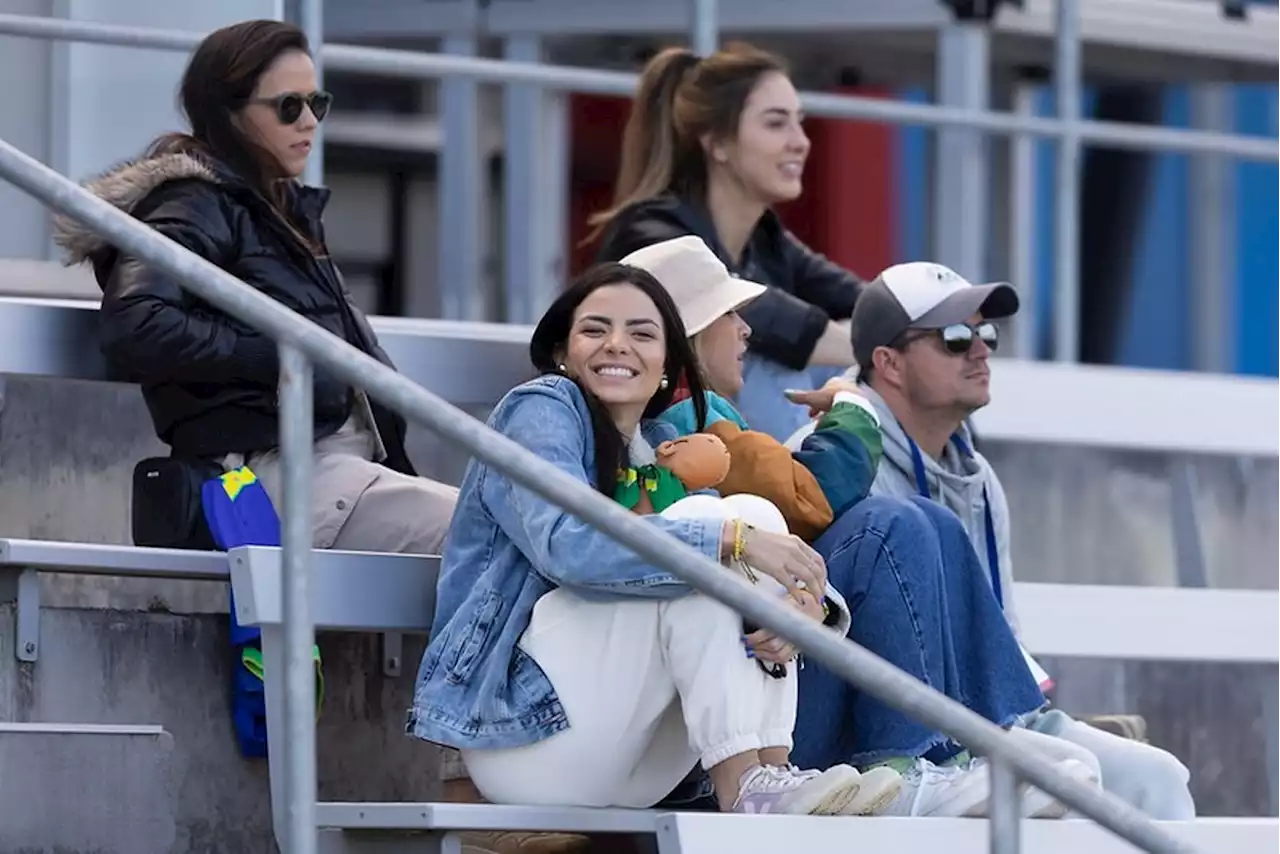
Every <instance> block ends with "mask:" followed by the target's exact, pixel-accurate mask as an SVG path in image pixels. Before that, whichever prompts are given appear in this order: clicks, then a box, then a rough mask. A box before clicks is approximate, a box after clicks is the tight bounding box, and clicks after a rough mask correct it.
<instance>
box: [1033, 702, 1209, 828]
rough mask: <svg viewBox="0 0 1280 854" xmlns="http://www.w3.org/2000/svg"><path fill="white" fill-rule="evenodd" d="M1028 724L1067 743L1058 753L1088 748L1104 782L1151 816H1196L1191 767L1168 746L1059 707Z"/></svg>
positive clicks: (1185, 818)
mask: <svg viewBox="0 0 1280 854" xmlns="http://www.w3.org/2000/svg"><path fill="white" fill-rule="evenodd" d="M1029 726H1030V727H1031V729H1032V730H1035V734H1039V735H1040V736H1041V738H1048V737H1052V738H1053V739H1054V740H1057V741H1058V743H1059V744H1060V745H1062V747H1063V748H1065V749H1066V750H1064V751H1061V752H1059V754H1058V755H1060V756H1062V757H1063V758H1067V757H1074V758H1081V757H1080V755H1079V754H1080V753H1085V754H1088V755H1089V756H1090V757H1091V758H1092V759H1093V764H1094V765H1095V767H1097V768H1098V769H1099V770H1100V771H1101V778H1102V788H1103V789H1104V790H1105V791H1107V792H1109V793H1111V794H1113V795H1115V796H1116V797H1118V798H1120V800H1122V801H1125V802H1126V803H1128V804H1129V805H1130V806H1132V807H1134V808H1136V809H1139V810H1141V811H1142V812H1144V813H1146V814H1147V815H1148V816H1150V817H1151V818H1153V819H1156V820H1157V821H1191V820H1192V819H1194V818H1195V817H1196V804H1195V801H1194V799H1192V797H1191V790H1190V788H1189V787H1188V783H1189V782H1190V780H1191V772H1190V771H1188V770H1187V766H1185V765H1183V764H1182V763H1181V762H1180V761H1179V760H1178V758H1177V757H1176V756H1174V755H1173V754H1172V753H1170V752H1169V751H1167V750H1161V749H1160V748H1158V747H1156V746H1154V745H1151V744H1144V743H1143V742H1141V741H1134V740H1132V739H1128V738H1123V737H1121V736H1118V735H1115V734H1114V733H1110V732H1106V731H1104V730H1100V729H1098V728H1097V727H1092V726H1089V724H1087V723H1085V722H1084V721H1078V720H1076V719H1075V718H1073V717H1071V716H1070V715H1068V714H1067V713H1066V712H1063V711H1061V710H1059V709H1051V710H1050V711H1047V712H1045V713H1044V714H1041V715H1037V716H1036V717H1035V718H1034V719H1032V720H1031V721H1030V723H1029ZM1041 743H1042V744H1043V743H1044V742H1041ZM1067 751H1074V752H1067Z"/></svg>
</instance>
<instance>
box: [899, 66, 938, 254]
mask: <svg viewBox="0 0 1280 854" xmlns="http://www.w3.org/2000/svg"><path fill="white" fill-rule="evenodd" d="M899 97H900V98H901V99H902V100H903V101H908V102H911V103H914V104H927V103H929V93H928V91H926V90H925V89H909V90H907V91H904V92H902V93H900V94H899ZM930 133H931V131H929V130H928V129H926V128H922V127H912V126H909V125H900V126H899V127H898V169H897V171H898V180H897V187H898V194H899V196H898V198H899V203H898V228H897V233H898V245H897V247H896V252H897V255H896V257H897V259H898V260H899V261H922V260H925V259H927V258H928V257H929V254H930V250H929V228H930V226H929V172H930V170H929V134H930Z"/></svg>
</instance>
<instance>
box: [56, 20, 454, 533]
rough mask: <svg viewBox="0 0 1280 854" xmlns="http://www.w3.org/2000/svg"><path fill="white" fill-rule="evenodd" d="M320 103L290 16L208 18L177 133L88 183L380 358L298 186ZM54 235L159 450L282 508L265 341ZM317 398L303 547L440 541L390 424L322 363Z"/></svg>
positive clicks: (87, 235)
mask: <svg viewBox="0 0 1280 854" xmlns="http://www.w3.org/2000/svg"><path fill="white" fill-rule="evenodd" d="M331 101H332V98H331V96H330V95H329V94H328V93H327V92H323V91H320V90H318V89H317V83H316V73H315V66H314V65H313V64H312V61H311V57H310V55H309V50H308V45H307V41H306V37H305V36H304V35H303V34H302V32H301V31H300V30H298V29H297V28H296V27H293V26H291V25H289V24H285V23H281V22H279V21H246V22H244V23H241V24H236V25H234V26H231V27H227V28H224V29H221V30H218V31H217V32H214V33H212V34H211V35H209V36H208V37H207V38H206V39H205V40H204V41H203V42H201V44H200V45H199V47H197V48H196V51H195V53H194V54H193V55H192V57H191V61H190V63H189V64H188V66H187V70H186V73H185V74H184V76H183V80H182V87H181V102H182V107H183V110H184V112H185V113H186V116H187V119H188V120H189V122H190V125H191V132H190V133H189V134H169V135H166V136H163V137H161V138H160V139H158V140H156V141H155V142H154V143H153V144H152V145H151V147H150V148H149V150H148V151H147V153H146V154H145V155H144V156H143V157H142V158H140V159H139V160H136V161H134V162H131V163H126V164H124V165H122V166H120V167H118V168H116V169H114V170H112V171H110V172H109V173H107V174H106V175H104V176H102V177H101V178H99V179H97V180H95V181H93V182H92V183H90V184H89V185H88V187H89V189H90V191H91V192H93V193H95V194H96V195H98V196H99V197H101V198H103V199H105V200H106V201H109V202H110V203H111V204H113V205H115V206H116V207H118V208H120V209H122V210H125V211H128V212H129V213H131V214H133V215H134V216H135V217H137V218H138V219H140V220H142V221H143V222H145V223H147V224H149V225H150V226H152V227H153V228H155V229H156V231H158V232H160V233H161V234H162V235H164V236H165V237H167V238H169V239H170V240H173V241H174V242H176V243H178V244H179V245H181V246H183V247H185V248H187V249H189V250H191V251H192V252H195V253H196V254H198V255H201V256H202V257H204V258H205V259H207V260H209V261H211V262H212V263H214V264H216V265H217V266H219V267H221V268H222V269H224V270H226V271H227V272H229V273H231V274H232V275H233V276H235V277H236V278H239V279H241V280H243V281H245V282H246V283H248V284H249V285H251V286H253V287H255V288H257V289H258V290H260V291H262V292H263V293H265V294H267V295H269V296H271V297H272V298H273V299H276V300H278V301H279V302H281V303H283V304H284V305H286V306H288V307H289V308H290V309H292V310H294V311H296V312H298V313H299V314H300V315H302V316H303V317H305V318H307V319H308V320H311V321H313V322H315V323H317V324H319V325H320V326H322V327H323V328H325V329H327V330H328V331H330V332H332V333H333V334H335V335H338V336H339V337H341V338H343V339H344V340H346V341H347V342H348V343H350V344H352V345H353V346H355V347H357V348H359V349H361V350H363V351H364V352H366V353H368V354H370V355H372V356H374V357H375V358H378V359H380V360H381V361H383V362H384V363H386V364H390V361H389V359H388V358H387V355H386V354H385V353H384V352H383V351H382V349H381V348H380V347H379V346H378V342H377V339H376V337H375V335H374V333H373V330H372V329H371V328H370V326H369V324H368V322H367V321H366V319H365V318H364V316H363V315H362V314H361V313H360V312H359V311H358V310H357V309H356V308H355V307H354V306H353V305H352V304H351V301H350V299H349V297H348V295H347V293H346V290H345V288H344V286H343V283H342V278H341V275H340V274H339V272H338V270H337V268H336V267H335V266H334V264H333V262H332V260H331V259H330V258H329V253H328V250H327V248H326V245H325V236H324V229H323V227H322V226H321V219H320V218H321V213H322V212H323V210H324V206H325V202H326V201H327V200H328V195H329V194H328V191H327V190H324V189H320V188H316V187H306V186H302V185H301V184H300V183H298V181H297V180H296V179H297V178H298V177H299V176H300V175H301V174H302V172H303V169H304V167H305V165H306V162H307V157H308V155H309V154H310V151H311V140H312V138H313V136H314V135H315V131H316V127H317V125H318V124H319V122H320V121H321V120H322V119H323V118H324V117H325V115H326V113H327V112H328V110H329V106H330V103H331ZM56 236H57V240H58V243H59V244H60V245H61V246H62V247H63V248H64V249H66V250H67V253H68V263H70V264H77V263H83V262H88V263H91V264H92V265H93V267H94V271H95V273H96V275H97V279H98V283H99V285H100V286H101V287H102V291H103V300H102V309H101V334H102V346H103V351H104V353H105V355H106V357H107V361H108V364H109V366H110V368H111V370H112V371H113V373H114V374H115V376H116V378H118V379H120V380H124V381H129V382H136V383H140V384H141V385H142V391H143V395H144V397H145V398H146V402H147V406H148V408H149V409H150V412H151V417H152V420H153V422H154V423H155V428H156V433H157V435H158V436H159V437H160V439H161V440H162V441H164V442H165V443H166V444H168V445H169V446H170V448H171V449H172V456H173V457H174V458H176V459H178V460H188V461H191V463H192V465H193V466H199V465H205V466H207V465H210V464H214V465H216V466H221V467H222V468H224V469H230V468H234V467H238V466H240V465H244V464H246V463H247V464H248V465H249V467H250V468H251V469H252V470H253V471H254V473H255V474H256V475H257V476H258V478H259V480H260V481H261V482H262V484H263V486H264V487H265V488H266V490H267V493H268V494H269V495H270V496H271V498H272V501H273V502H274V503H275V504H276V506H277V507H279V506H280V498H281V477H280V475H281V472H280V465H279V453H278V443H279V410H278V397H277V384H278V381H279V372H280V364H279V357H278V352H277V348H276V344H275V342H274V341H272V340H271V339H270V338H268V337H267V336H265V335H263V334H261V333H259V332H257V331H256V330H254V329H252V328H251V327H249V326H248V325H246V324H244V323H241V322H240V321H238V320H236V319H234V318H232V317H230V316H228V315H226V314H225V313H223V312H222V311H220V310H219V309H217V308H214V307H213V306H211V305H209V304H207V303H205V302H203V301H202V300H200V299H199V298H198V297H196V296H194V295H193V294H191V293H188V292H186V291H184V290H183V289H182V288H181V287H180V286H179V285H178V283H177V282H175V281H174V280H173V279H172V278H171V277H170V276H168V275H167V274H166V273H164V272H162V271H160V270H157V269H154V268H152V267H149V266H147V265H146V264H145V263H143V262H141V261H140V260H138V259H137V258H133V257H130V256H127V255H124V254H122V253H121V252H119V251H118V250H117V249H116V248H115V247H113V246H111V245H109V244H108V243H106V242H105V241H104V240H102V239H101V238H100V237H98V235H96V234H94V233H92V232H90V231H88V230H87V229H85V228H84V227H83V226H80V225H79V224H77V223H74V222H71V221H69V220H66V219H59V220H58V222H57V223H56ZM314 401H315V436H316V445H315V453H316V465H315V473H314V489H313V495H314V498H313V503H314V510H313V517H314V519H313V521H314V524H315V545H316V547H317V548H344V549H354V550H368V551H393V552H414V553H439V549H440V546H441V544H442V542H443V539H444V535H445V532H446V530H447V528H448V524H449V519H450V517H451V515H452V512H453V505H454V502H455V499H456V494H457V492H456V490H455V489H454V488H453V487H449V486H444V485H442V484H438V483H435V482H433V481H430V480H426V479H425V478H420V477H416V476H415V473H414V470H413V466H412V464H411V463H410V462H409V459H408V456H407V455H406V453H405V448H404V435H405V424H404V421H403V419H401V418H400V417H399V416H397V415H395V414H394V413H392V412H390V411H389V410H387V409H384V408H383V407H381V406H379V405H378V404H376V403H374V402H373V401H371V400H370V399H369V397H368V396H367V395H366V394H365V393H364V392H363V391H362V390H361V389H355V388H351V387H350V386H348V385H347V384H345V383H344V382H342V381H341V380H339V379H337V378H336V377H333V376H332V375H330V374H328V373H327V372H325V371H324V370H322V369H319V368H318V369H317V370H316V373H315V392H314Z"/></svg>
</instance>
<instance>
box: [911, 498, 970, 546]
mask: <svg viewBox="0 0 1280 854" xmlns="http://www.w3.org/2000/svg"><path fill="white" fill-rule="evenodd" d="M908 500H909V501H910V502H911V506H912V507H914V508H916V509H917V510H919V511H920V513H921V515H922V516H923V517H924V518H925V519H926V520H927V521H928V523H929V524H930V525H932V526H933V528H934V530H936V531H937V532H938V534H939V535H940V536H942V537H944V538H945V537H947V536H949V535H952V534H955V535H958V536H961V537H964V538H965V539H968V536H969V535H968V532H966V531H965V529H964V523H962V522H961V521H960V517H959V516H957V515H956V514H955V513H954V512H953V511H952V510H951V508H949V507H944V506H943V505H941V504H939V503H938V502H937V501H934V500H933V499H932V498H925V497H924V496H923V495H913V496H911V498H910V499H908Z"/></svg>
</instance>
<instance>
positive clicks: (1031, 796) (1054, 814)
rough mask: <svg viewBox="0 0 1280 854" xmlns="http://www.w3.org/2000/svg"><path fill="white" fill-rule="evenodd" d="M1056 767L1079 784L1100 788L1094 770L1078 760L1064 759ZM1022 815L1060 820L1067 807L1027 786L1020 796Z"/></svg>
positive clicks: (1044, 793)
mask: <svg viewBox="0 0 1280 854" xmlns="http://www.w3.org/2000/svg"><path fill="white" fill-rule="evenodd" d="M1057 767H1058V770H1059V771H1061V772H1062V773H1064V774H1066V775H1068V776H1070V777H1074V778H1075V779H1076V780H1079V781H1080V782H1081V783H1085V784H1086V785H1089V786H1093V787H1095V788H1098V789H1100V788H1102V781H1101V780H1099V779H1098V775H1097V773H1096V772H1095V771H1094V769H1093V768H1090V767H1089V766H1088V765H1086V764H1085V763H1084V762H1081V761H1080V760H1079V759H1064V760H1062V761H1061V762H1059V763H1057ZM1022 814H1023V816H1025V817H1026V818H1062V817H1063V816H1065V815H1066V814H1067V805H1066V804H1064V803H1062V802H1061V801H1058V800H1055V799H1054V797H1053V796H1052V795H1049V794H1047V793H1046V792H1042V791H1040V790H1039V789H1037V788H1036V787H1035V786H1030V785H1029V786H1027V789H1026V792H1025V794H1023V796H1022Z"/></svg>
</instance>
